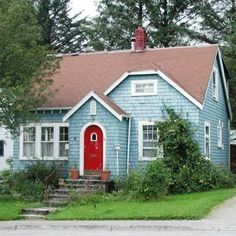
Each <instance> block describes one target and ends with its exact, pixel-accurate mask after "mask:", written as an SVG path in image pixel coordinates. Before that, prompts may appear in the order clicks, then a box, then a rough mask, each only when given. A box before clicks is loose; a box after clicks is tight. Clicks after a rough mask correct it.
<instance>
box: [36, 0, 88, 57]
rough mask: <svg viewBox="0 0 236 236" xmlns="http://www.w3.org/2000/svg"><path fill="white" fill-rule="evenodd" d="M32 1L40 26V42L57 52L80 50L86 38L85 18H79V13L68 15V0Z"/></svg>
mask: <svg viewBox="0 0 236 236" xmlns="http://www.w3.org/2000/svg"><path fill="white" fill-rule="evenodd" d="M33 1H34V4H35V7H36V10H37V17H38V21H39V24H40V26H41V28H42V43H43V44H44V45H49V46H50V48H52V49H53V50H55V51H57V52H58V53H60V52H62V53H65V52H77V51H80V50H81V49H82V48H83V43H84V41H85V38H86V37H85V33H84V31H83V27H84V25H85V23H86V19H85V18H83V19H79V18H80V13H79V14H76V15H75V16H73V17H71V16H70V10H71V9H70V7H69V4H70V0H33Z"/></svg>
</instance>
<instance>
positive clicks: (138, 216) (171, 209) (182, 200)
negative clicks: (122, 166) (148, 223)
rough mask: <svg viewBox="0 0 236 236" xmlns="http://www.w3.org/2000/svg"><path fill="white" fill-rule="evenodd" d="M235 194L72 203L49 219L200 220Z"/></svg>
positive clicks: (229, 191) (234, 191)
mask: <svg viewBox="0 0 236 236" xmlns="http://www.w3.org/2000/svg"><path fill="white" fill-rule="evenodd" d="M234 195H236V188H233V189H221V190H215V191H208V192H202V193H192V194H181V195H170V196H167V197H166V198H165V199H162V200H158V201H145V202H144V201H134V200H129V201H128V200H119V199H116V200H114V198H113V199H112V198H108V199H107V200H104V199H103V200H101V201H98V202H96V203H93V202H91V201H90V203H83V204H81V203H79V202H78V203H73V204H70V205H68V206H65V207H63V208H61V209H60V210H58V211H57V212H55V213H53V214H50V215H49V216H48V218H47V219H49V220H170V219H188V220H190V219H201V218H202V217H204V216H206V215H207V214H208V213H209V212H210V211H211V210H212V208H214V207H215V206H217V205H219V204H220V203H222V202H223V201H225V200H226V199H228V198H230V197H233V196H234Z"/></svg>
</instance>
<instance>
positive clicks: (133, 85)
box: [131, 79, 157, 96]
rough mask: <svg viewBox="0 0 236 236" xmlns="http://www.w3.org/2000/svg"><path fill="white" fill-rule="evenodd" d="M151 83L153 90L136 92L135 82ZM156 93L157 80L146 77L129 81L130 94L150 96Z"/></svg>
mask: <svg viewBox="0 0 236 236" xmlns="http://www.w3.org/2000/svg"><path fill="white" fill-rule="evenodd" d="M149 83H152V84H153V90H154V91H153V92H149V93H138V92H136V90H135V88H136V85H137V84H149ZM152 95H157V80H153V79H147V80H132V81H131V96H152Z"/></svg>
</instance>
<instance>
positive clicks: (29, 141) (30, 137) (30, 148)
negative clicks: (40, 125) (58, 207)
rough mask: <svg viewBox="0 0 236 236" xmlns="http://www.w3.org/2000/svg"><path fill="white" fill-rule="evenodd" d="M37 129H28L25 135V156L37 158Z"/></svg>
mask: <svg viewBox="0 0 236 236" xmlns="http://www.w3.org/2000/svg"><path fill="white" fill-rule="evenodd" d="M35 143H36V128H35V127H28V128H26V129H25V131H24V134H23V156H24V157H27V158H29V157H35Z"/></svg>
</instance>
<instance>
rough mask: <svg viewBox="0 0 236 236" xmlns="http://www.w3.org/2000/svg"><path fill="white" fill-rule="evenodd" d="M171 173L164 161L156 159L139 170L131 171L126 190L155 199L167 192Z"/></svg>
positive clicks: (138, 195) (140, 196)
mask: <svg viewBox="0 0 236 236" xmlns="http://www.w3.org/2000/svg"><path fill="white" fill-rule="evenodd" d="M170 183H171V174H170V171H169V169H168V168H166V166H165V165H164V163H163V161H161V160H155V161H152V162H150V163H148V164H147V166H146V167H144V168H142V169H141V170H139V171H134V172H131V173H130V175H129V176H128V178H127V180H126V190H127V191H129V193H131V194H132V195H133V196H135V197H139V198H144V199H154V198H160V197H163V196H164V195H166V194H167V192H168V190H169V185H170Z"/></svg>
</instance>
